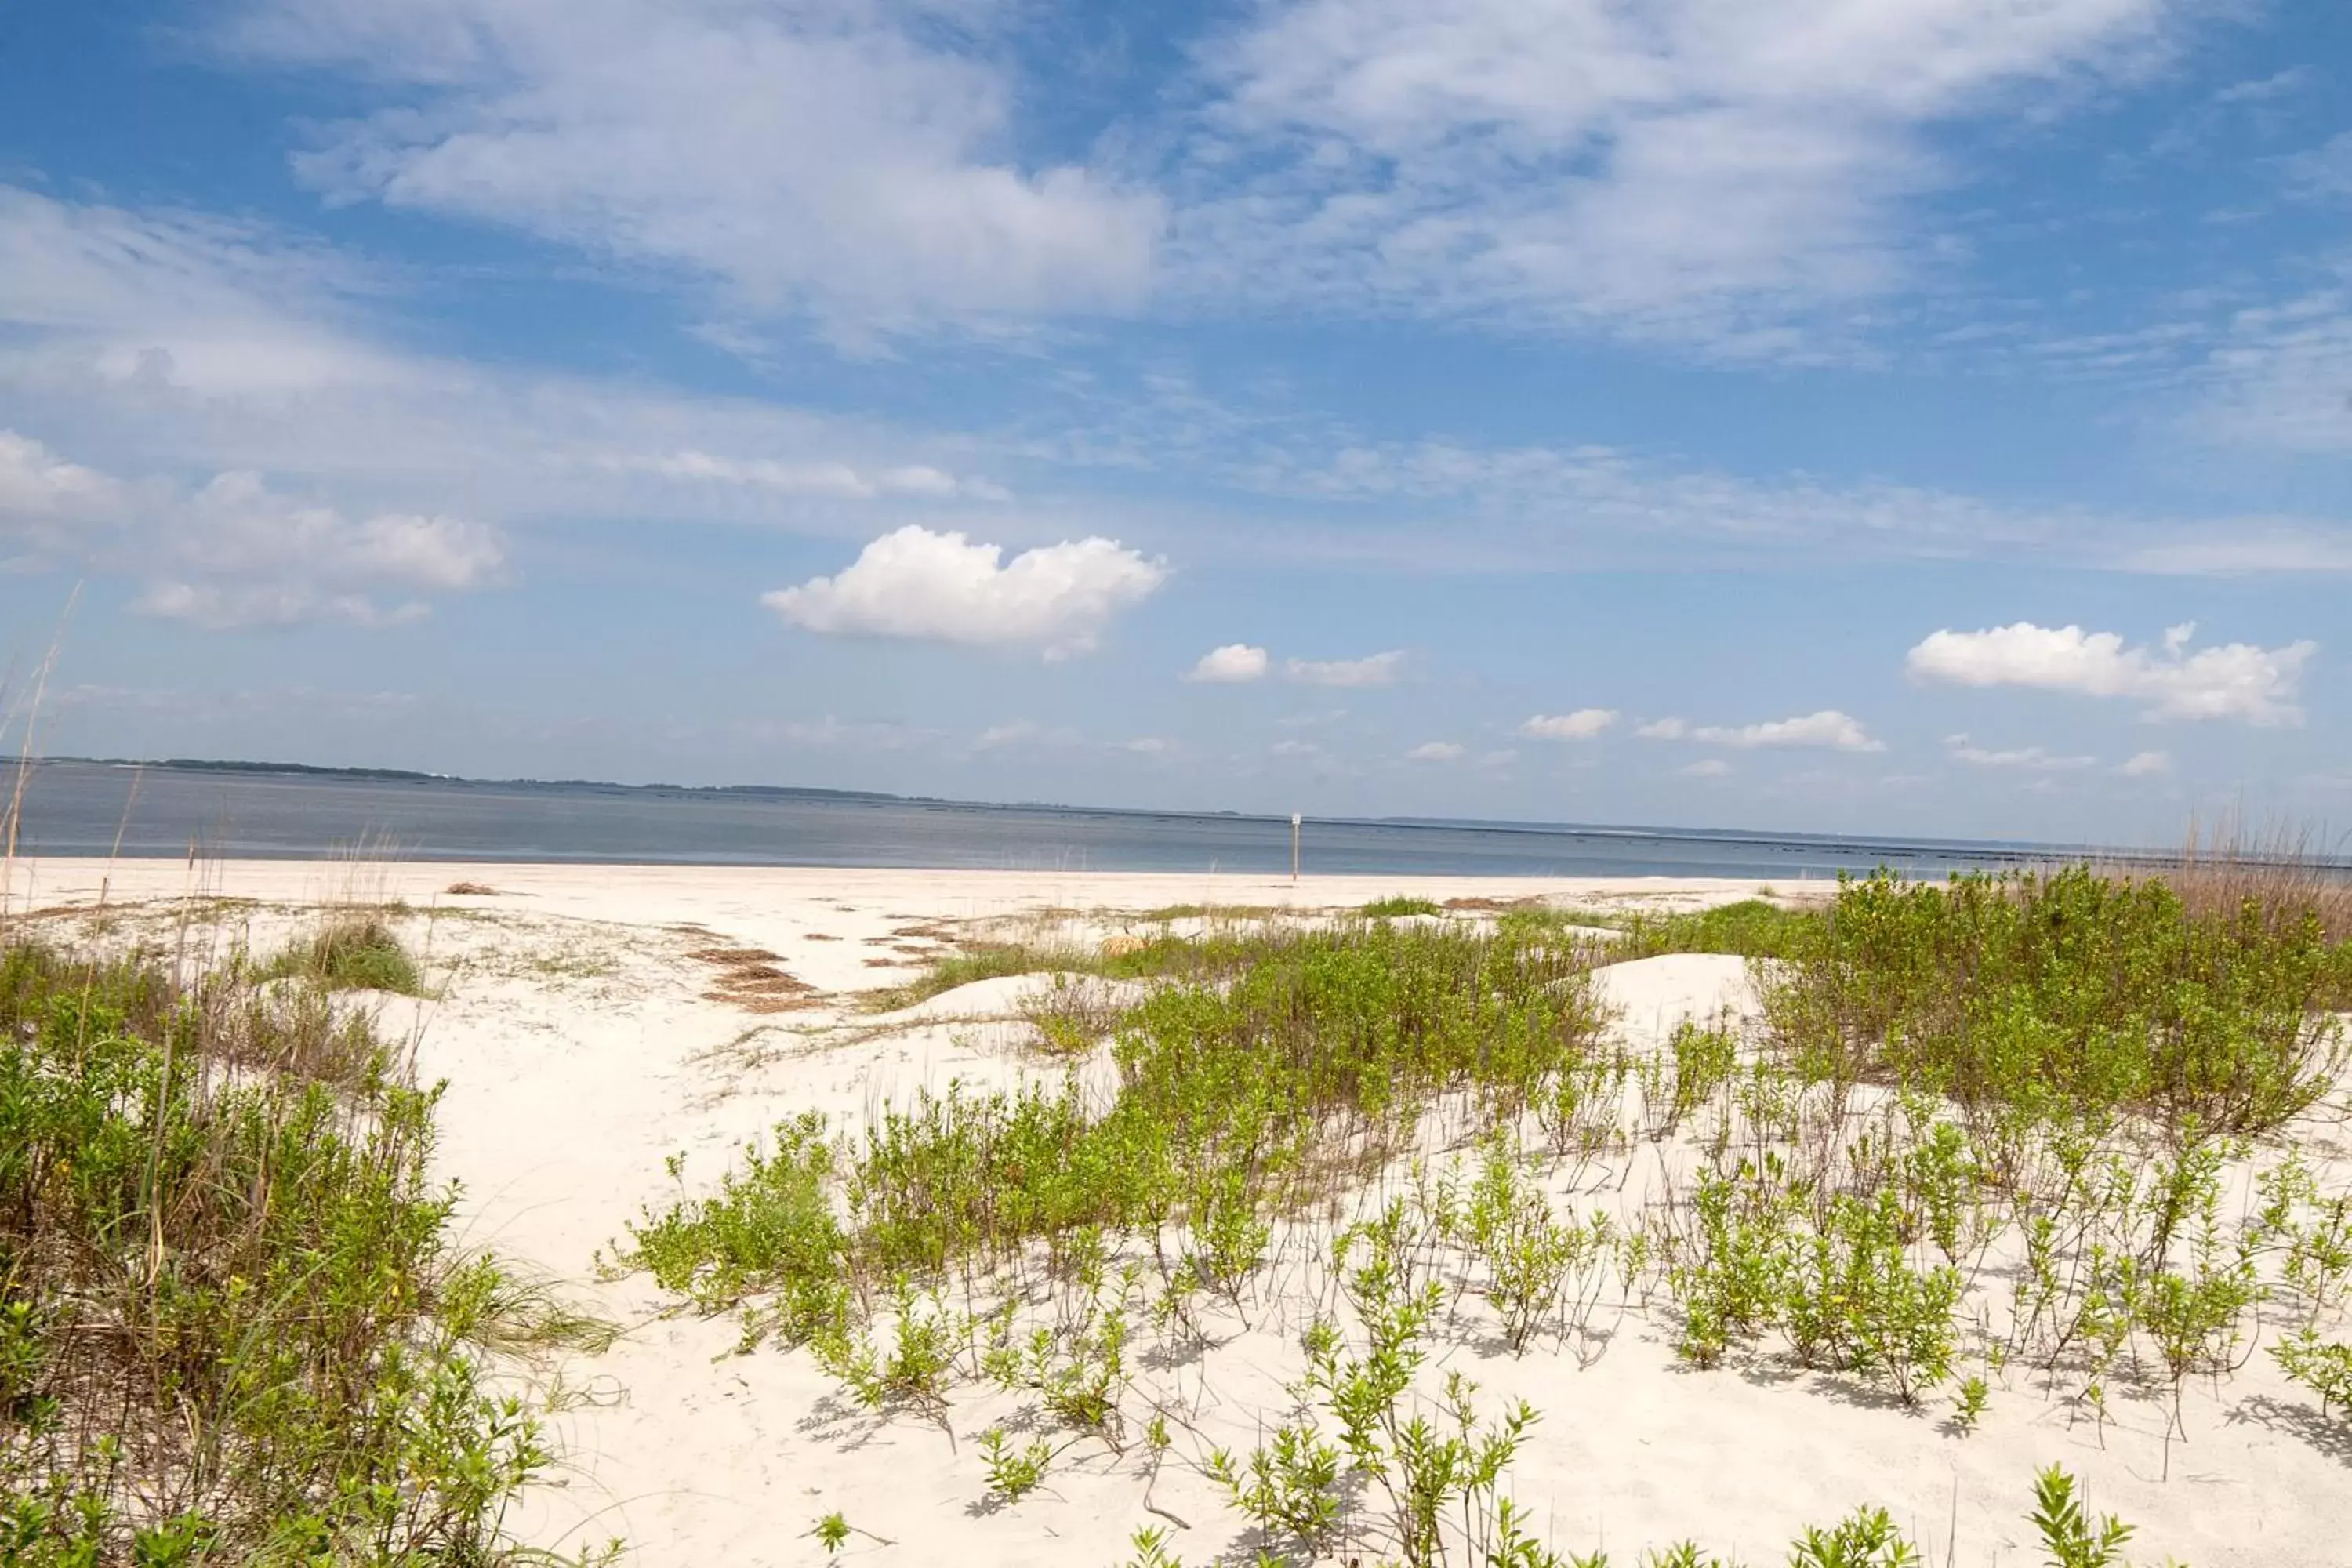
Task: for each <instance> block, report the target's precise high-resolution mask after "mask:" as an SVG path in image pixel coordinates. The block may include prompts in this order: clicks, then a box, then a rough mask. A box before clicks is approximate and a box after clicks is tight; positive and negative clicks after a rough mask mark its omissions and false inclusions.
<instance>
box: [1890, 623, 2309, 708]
mask: <svg viewBox="0 0 2352 1568" xmlns="http://www.w3.org/2000/svg"><path fill="white" fill-rule="evenodd" d="M2195 631H2196V627H2195V626H2193V625H2188V626H2174V627H2171V628H2169V629H2168V630H2167V632H2166V633H2165V635H2164V642H2163V647H2161V649H2152V648H2148V647H2125V646H2124V639H2123V638H2122V637H2120V636H2118V635H2117V634H2116V633H2114V632H2086V631H2084V629H2083V628H2082V627H2080V626H2035V625H2033V624H2032V623H2031V622H2027V621H2020V622H2018V623H2017V624H2016V625H2014V626H1995V627H1992V628H1990V629H1989V630H1986V631H1977V632H1956V631H1949V630H1946V631H1938V632H1936V633H1934V634H1932V635H1930V636H1929V637H1926V638H1925V639H1923V640H1922V641H1921V642H1920V643H1919V645H1918V646H1917V647H1914V648H1913V649H1912V650H1911V651H1910V653H1909V655H1908V656H1906V659H1905V664H1906V668H1908V669H1909V670H1910V672H1911V674H1912V675H1913V676H1914V677H1915V678H1916V679H1922V680H1933V681H1942V682H1944V683H1946V684H1948V685H1955V686H1976V687H1991V686H2021V687H2027V688H2031V689H2039V690H2043V691H2072V692H2078V693H2081V694H2083V695H2084V696H2089V697H2122V698H2128V699H2132V700H2137V701H2140V702H2144V703H2146V704H2147V717H2149V718H2151V719H2241V720H2243V721H2246V722H2248V723H2251V724H2295V723H2300V722H2302V720H2303V710H2302V709H2301V708H2299V707H2298V706H2297V705H2296V701H2295V699H2296V693H2297V689H2298V688H2299V686H2300V684H2301V681H2302V679H2303V667H2304V666H2305V664H2306V663H2308V662H2309V661H2310V658H2311V656H2312V655H2313V654H2314V653H2315V652H2317V651H2318V645H2317V644H2316V643H2313V642H2310V641H2302V642H2294V643H2289V644H2287V645H2286V646H2285V647H2275V648H2264V647H2255V646H2253V645H2252V644H2251V643H2227V644H2223V645H2221V647H2208V648H2200V649H2199V650H2198V651H2197V652H2195V653H2190V652H2189V651H2188V645H2189V638H2190V637H2192V636H2193V635H2194V634H2195Z"/></svg>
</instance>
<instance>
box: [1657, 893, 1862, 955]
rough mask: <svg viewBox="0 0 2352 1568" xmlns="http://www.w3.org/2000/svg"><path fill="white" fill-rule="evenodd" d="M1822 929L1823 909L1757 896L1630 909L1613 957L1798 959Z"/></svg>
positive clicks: (1825, 922)
mask: <svg viewBox="0 0 2352 1568" xmlns="http://www.w3.org/2000/svg"><path fill="white" fill-rule="evenodd" d="M1828 928H1829V919H1828V915H1827V913H1826V911H1824V910H1806V909H1797V910H1791V909H1783V908H1782V907H1781V906H1780V905H1779V904H1775V903H1770V902H1768V901H1767V900H1763V899H1742V900H1739V901H1738V903H1731V904H1718V905H1717V906H1716V907H1715V908H1713V909H1711V910H1698V911H1697V912H1696V913H1691V914H1670V915H1659V914H1649V913H1636V914H1634V915H1633V916H1632V917H1630V918H1629V919H1627V920H1626V921H1625V922H1624V930H1625V940H1624V943H1623V945H1622V947H1621V948H1620V949H1619V956H1621V957H1625V958H1649V957H1653V956H1654V955H1656V954H1659V953H1666V952H1728V953H1737V954H1738V955H1739V956H1741V957H1743V958H1799V957H1802V956H1804V955H1805V954H1807V953H1809V952H1812V951H1814V950H1815V949H1816V948H1817V947H1819V946H1820V944H1821V941H1822V937H1823V936H1824V934H1825V933H1826V932H1827V931H1828Z"/></svg>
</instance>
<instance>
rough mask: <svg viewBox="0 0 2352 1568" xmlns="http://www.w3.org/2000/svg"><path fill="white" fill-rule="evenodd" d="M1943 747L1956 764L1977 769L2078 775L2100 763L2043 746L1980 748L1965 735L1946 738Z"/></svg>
mask: <svg viewBox="0 0 2352 1568" xmlns="http://www.w3.org/2000/svg"><path fill="white" fill-rule="evenodd" d="M1944 746H1945V749H1946V750H1947V752H1948V753H1949V754H1950V756H1951V759H1952V760H1953V761H1954V762H1956V763H1968V764H1969V766H1970V767H1974V768H2017V769H2021V770H2023V771H2025V772H2027V773H2079V772H2081V771H2082V770H2083V769H2084V768H2094V767H2096V766H2098V763H2099V759H2098V758H2096V757H2091V756H2081V755H2070V754H2063V753H2059V752H2051V751H2049V750H2047V749H2046V748H2044V747H2041V746H2011V747H2006V748H2004V747H1993V746H1979V745H1978V744H1977V743H1976V742H1973V741H1971V740H1970V739H1969V737H1968V736H1967V735H1965V734H1961V735H1947V736H1945V737H1944Z"/></svg>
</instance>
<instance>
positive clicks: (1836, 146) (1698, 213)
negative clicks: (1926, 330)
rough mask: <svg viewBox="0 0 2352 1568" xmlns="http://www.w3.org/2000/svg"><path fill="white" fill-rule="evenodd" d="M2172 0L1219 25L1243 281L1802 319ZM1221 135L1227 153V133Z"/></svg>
mask: <svg viewBox="0 0 2352 1568" xmlns="http://www.w3.org/2000/svg"><path fill="white" fill-rule="evenodd" d="M2176 10H2177V7H2176V6H2174V5H2172V4H2170V3H2169V0H2039V3H2037V4H2033V5H2016V4H2000V5H1987V4H1985V3H1983V0H1906V3H1905V4H1899V5H1894V4H1888V5H1828V6H1824V5H1812V4H1807V3H1805V0H1780V3H1771V0H1549V3H1547V4H1540V5H1529V4H1525V3H1523V0H1455V3H1452V4H1444V5H1431V4H1428V3H1426V0H1302V3H1300V4H1295V5H1285V6H1278V7H1273V6H1270V7H1264V8H1258V9H1254V10H1253V11H1251V12H1250V13H1249V14H1248V16H1249V20H1248V21H1247V22H1246V23H1245V24H1244V26H1242V27H1241V28H1240V29H1239V30H1238V31H1237V32H1236V33H1235V34H1234V35H1233V36H1231V37H1229V38H1227V39H1226V40H1224V41H1223V43H1222V45H1220V46H1218V47H1213V48H1212V49H1211V50H1210V51H1209V57H1208V58H1209V59H1210V63H1211V70H1212V76H1213V80H1214V81H1215V83H1216V84H1217V85H1219V86H1221V87H1222V88H1223V94H1224V96H1223V99H1222V100H1220V101H1218V102H1216V103H1215V104H1213V107H1212V109H1211V110H1210V111H1209V114H1208V116H1207V125H1208V131H1207V133H1206V134H1207V137H1208V139H1209V140H1210V141H1211V142H1212V143H1213V147H1212V150H1211V152H1210V153H1208V154H1207V156H1208V157H1222V158H1223V160H1224V161H1225V162H1227V163H1231V164H1233V165H1235V166H1239V167H1243V168H1245V169H1247V170H1249V171H1250V172H1251V173H1250V175H1249V177H1247V178H1246V179H1244V180H1243V181H1242V182H1241V183H1240V185H1239V188H1238V189H1237V190H1223V191H1218V192H1216V193H1215V195H1214V197H1213V199H1210V200H1207V201H1204V202H1202V203H1200V204H1197V205H1194V206H1193V207H1192V208H1191V209H1190V210H1188V211H1186V212H1184V213H1183V214H1181V216H1180V234H1181V236H1182V244H1183V247H1184V248H1185V251H1186V260H1187V261H1188V262H1189V264H1190V265H1191V266H1192V268H1195V269H1197V270H1198V271H1199V272H1200V273H1202V275H1204V277H1205V279H1207V280H1208V281H1209V282H1210V283H1211V284H1213V286H1214V287H1216V288H1218V289H1243V290H1248V289H1255V290H1258V291H1261V292H1263V291H1267V290H1274V291H1287V292H1289V293H1290V294H1292V295H1294V296H1296V297H1297V298H1300V299H1304V300H1313V301H1316V302H1318V303H1328V302H1329V301H1332V300H1337V301H1339V302H1340V304H1341V305H1342V306H1343V307H1346V306H1355V307H1358V308H1369V307H1371V306H1376V305H1402V306H1403V307H1405V308H1408V309H1416V310H1435V311H1453V312H1461V313H1470V312H1481V311H1486V312H1492V311H1497V310H1500V311H1506V312H1516V313H1518V314H1525V315H1535V316H1538V317H1545V318H1549V319H1551V320H1554V321H1569V322H1593V323H1599V324H1601V325H1603V326H1607V327H1612V328H1615V329H1617V330H1621V331H1636V332H1650V333H1665V334H1672V335H1677V336H1685V337H1689V336H1702V337H1705V338H1706V339H1708V340H1709V341H1710V342H1713V343H1714V344H1715V345H1717V346H1718V347H1721V348H1724V349H1726V350H1728V351H1731V352H1778V351H1784V350H1786V349H1788V348H1789V347H1790V345H1791V342H1792V335H1791V334H1790V331H1788V327H1789V323H1790V321H1791V319H1792V318H1797V317H1801V316H1804V315H1806V314H1807V313H1809V312H1811V311H1814V310H1818V309H1819V308H1821V307H1823V306H1825V305H1832V304H1835V303H1837V302H1841V301H1846V300H1853V299H1855V298H1857V297H1862V296H1866V295H1869V294H1871V293H1874V292H1875V291H1878V290H1881V289H1885V288H1888V287H1890V286H1892V285H1893V284H1895V283H1896V282H1897V281H1899V280H1901V279H1903V278H1904V277H1905V275H1906V273H1908V272H1911V271H1913V270H1914V269H1915V268H1916V267H1917V266H1918V264H1919V261H1920V260H1921V259H1923V257H1922V255H1921V254H1920V253H1921V251H1923V250H1924V247H1918V246H1917V245H1916V242H1915V239H1914V237H1913V235H1912V234H1911V232H1910V230H1909V225H1908V222H1907V220H1908V218H1909V216H1910V210H1909V209H1910V204H1911V203H1912V201H1913V200H1914V199H1915V198H1916V196H1918V195H1921V194H1923V193H1926V192H1928V191H1931V190H1934V189H1937V188H1938V187H1941V186H1945V185H1948V184H1957V183H1959V182H1961V181H1962V180H1964V179H1965V177H1966V174H1967V171H1966V169H1965V167H1964V166H1963V165H1962V164H1961V163H1960V162H1959V160H1958V157H1957V156H1956V155H1955V154H1954V153H1951V152H1950V151H1949V150H1948V146H1939V145H1938V144H1937V140H1938V132H1940V130H1941V129H1942V128H1944V127H1946V126H1948V125H1949V124H1952V123H1954V122H1958V121H1969V120H1973V119H1977V118H1979V117H1990V116H1999V115H2002V114H2008V113H2013V112H2014V110H2015V108H2016V106H2017V105H2019V104H2020V103H2021V102H2022V101H2024V100H2025V97H2026V95H2027V94H2029V93H2031V94H2032V95H2033V96H2034V99H2035V100H2036V102H2037V105H2038V107H2040V108H2041V109H2042V110H2043V111H2044V112H2045V113H2046V112H2048V111H2050V110H2053V109H2054V108H2057V107H2061V106H2063V105H2064V104H2065V103H2066V102H2067V101H2068V99H2069V97H2070V96H2074V91H2075V89H2082V88H2084V87H2086V86H2092V85H2095V84H2097V83H2099V82H2100V81H2102V80H2103V79H2114V78H2121V77H2126V76H2129V75H2132V74H2135V73H2136V72H2137V70H2139V69H2140V68H2142V67H2144V66H2145V65H2146V64H2147V62H2149V61H2150V60H2152V59H2153V58H2158V56H2159V55H2160V52H2161V48H2162V47H2163V46H2164V45H2165V44H2166V43H2167V42H2168V35H2169V33H2170V31H2171V26H2170V25H2171V24H2172V23H2173V21H2174V19H2175V12H2176ZM1204 161H1205V160H1204Z"/></svg>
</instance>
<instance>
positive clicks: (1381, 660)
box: [1282, 648, 1405, 687]
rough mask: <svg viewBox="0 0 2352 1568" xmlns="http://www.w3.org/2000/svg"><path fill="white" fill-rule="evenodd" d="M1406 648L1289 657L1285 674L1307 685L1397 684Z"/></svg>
mask: <svg viewBox="0 0 2352 1568" xmlns="http://www.w3.org/2000/svg"><path fill="white" fill-rule="evenodd" d="M1404 663H1405V655H1404V650H1403V649H1402V648H1391V649H1390V650H1389V651H1387V652H1386V653H1375V654H1368V655H1366V656H1365V657H1364V658H1293V659H1287V660H1285V661H1284V663H1283V667H1282V674H1283V679H1286V680H1295V681H1297V682H1298V683H1300V684H1301V685H1304V686H1343V687H1344V686H1394V685H1395V684H1396V683H1397V679H1398V678H1399V677H1401V676H1402V675H1403V673H1404Z"/></svg>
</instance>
